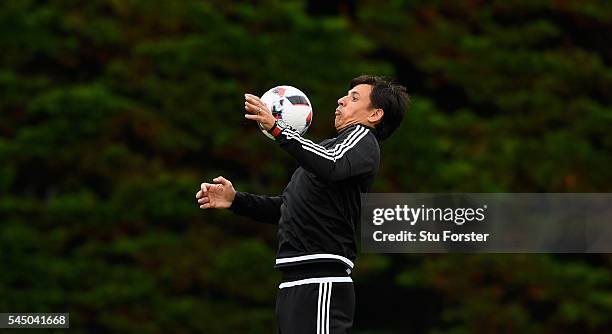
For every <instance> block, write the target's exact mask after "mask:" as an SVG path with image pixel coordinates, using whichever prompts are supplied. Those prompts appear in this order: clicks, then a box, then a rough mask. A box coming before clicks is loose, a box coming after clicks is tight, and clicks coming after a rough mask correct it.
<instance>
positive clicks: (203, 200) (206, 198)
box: [198, 197, 210, 204]
mask: <svg viewBox="0 0 612 334" xmlns="http://www.w3.org/2000/svg"><path fill="white" fill-rule="evenodd" d="M208 202H210V198H208V197H202V198H200V199H199V200H198V204H204V203H208Z"/></svg>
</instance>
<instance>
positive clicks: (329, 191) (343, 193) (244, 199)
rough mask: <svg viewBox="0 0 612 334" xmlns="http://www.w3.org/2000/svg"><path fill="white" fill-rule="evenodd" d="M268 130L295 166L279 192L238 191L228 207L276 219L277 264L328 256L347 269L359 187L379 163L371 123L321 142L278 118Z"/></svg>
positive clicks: (365, 186)
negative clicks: (256, 193)
mask: <svg viewBox="0 0 612 334" xmlns="http://www.w3.org/2000/svg"><path fill="white" fill-rule="evenodd" d="M270 133H271V134H272V135H273V136H274V137H275V138H276V142H277V143H278V144H279V145H280V147H281V148H283V149H284V150H285V151H287V152H288V153H289V154H290V155H291V156H292V157H293V158H294V159H295V160H296V161H297V163H298V164H299V166H300V167H299V168H297V169H296V170H295V172H294V173H293V176H292V177H291V181H290V182H289V184H287V187H286V188H285V189H284V190H283V193H282V194H281V196H262V195H254V194H249V193H244V192H237V193H236V198H235V199H234V202H233V203H232V206H231V207H230V210H232V211H233V212H235V213H237V214H240V215H243V216H247V217H250V218H252V219H255V220H257V221H260V222H266V223H274V224H276V223H278V242H279V245H278V252H277V255H276V267H277V268H278V267H283V266H290V265H297V264H304V263H310V262H330V261H333V262H340V263H343V264H344V265H346V266H347V268H350V269H352V268H353V261H354V260H355V257H356V255H357V245H356V226H357V224H358V222H359V219H360V213H361V212H360V208H361V199H360V193H365V192H368V191H369V190H370V188H371V187H372V183H373V182H374V177H375V176H376V174H377V173H378V168H379V163H380V148H379V145H378V140H377V139H376V137H375V136H374V134H373V133H372V129H371V128H368V127H366V126H363V125H360V124H356V125H352V126H349V127H347V128H345V129H342V130H341V131H340V132H339V133H338V137H336V138H331V139H326V140H324V141H322V142H321V143H320V144H315V143H313V142H312V141H310V140H308V139H305V138H302V137H301V136H300V135H299V133H297V132H296V131H295V130H293V129H292V128H290V127H288V126H286V125H285V124H284V123H283V122H282V121H278V122H277V124H276V125H275V127H274V128H272V129H271V130H270ZM349 272H350V270H349Z"/></svg>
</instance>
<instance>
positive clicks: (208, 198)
mask: <svg viewBox="0 0 612 334" xmlns="http://www.w3.org/2000/svg"><path fill="white" fill-rule="evenodd" d="M213 182H214V183H202V184H201V185H200V190H199V191H198V192H197V193H196V199H197V200H198V204H199V206H200V209H227V208H229V207H230V206H231V205H232V202H233V201H234V197H236V190H234V186H232V183H231V182H230V181H229V180H227V179H226V178H224V177H223V176H219V177H216V178H214V179H213Z"/></svg>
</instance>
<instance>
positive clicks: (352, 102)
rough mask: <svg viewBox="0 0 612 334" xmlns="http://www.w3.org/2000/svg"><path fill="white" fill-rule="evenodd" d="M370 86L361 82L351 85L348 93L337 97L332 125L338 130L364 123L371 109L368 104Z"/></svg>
mask: <svg viewBox="0 0 612 334" xmlns="http://www.w3.org/2000/svg"><path fill="white" fill-rule="evenodd" d="M371 92H372V86H371V85H366V84H361V85H357V86H355V87H353V88H352V89H351V90H349V91H348V94H347V95H345V96H343V97H341V98H339V99H338V108H337V109H336V118H335V119H334V125H335V126H336V130H337V131H340V130H342V129H344V128H346V127H347V126H350V125H354V124H358V123H361V124H366V122H367V119H368V116H369V115H370V114H371V112H372V109H371V106H370V93H371Z"/></svg>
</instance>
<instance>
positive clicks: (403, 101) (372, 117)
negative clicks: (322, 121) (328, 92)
mask: <svg viewBox="0 0 612 334" xmlns="http://www.w3.org/2000/svg"><path fill="white" fill-rule="evenodd" d="M409 102H410V98H409V96H408V94H407V93H406V88H405V87H404V86H401V85H398V84H396V83H393V82H391V81H388V80H386V79H384V78H381V77H377V76H371V75H362V76H358V77H356V78H354V79H353V80H351V84H350V87H349V91H348V94H347V95H345V96H343V97H341V98H340V99H338V108H337V109H336V118H335V120H334V124H335V126H336V130H338V131H340V130H342V129H344V128H346V127H347V126H351V125H354V124H363V125H366V126H369V127H371V128H374V134H375V135H376V138H378V140H384V139H386V138H388V137H389V136H390V135H391V133H393V131H395V129H397V127H398V126H399V125H400V123H401V122H402V119H403V118H404V113H405V112H406V108H408V103H409Z"/></svg>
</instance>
